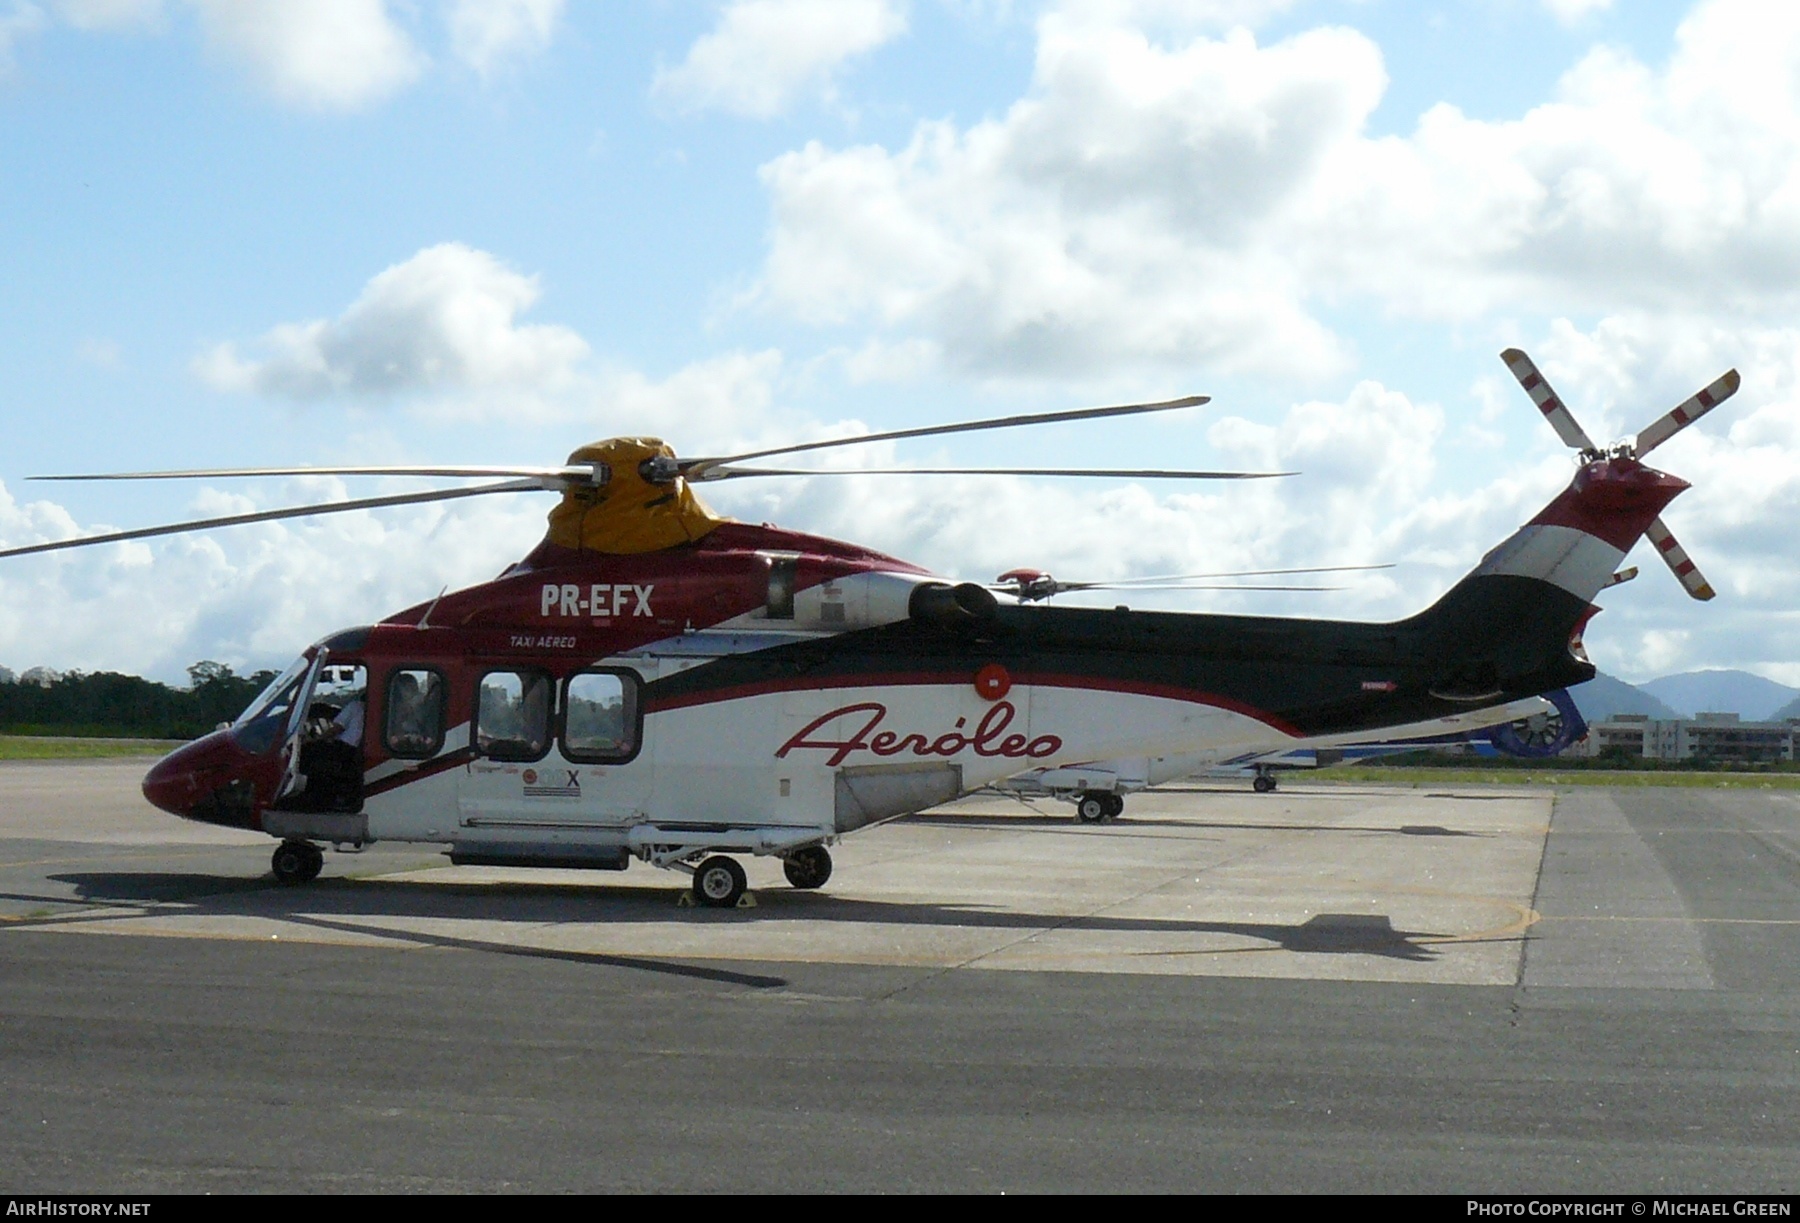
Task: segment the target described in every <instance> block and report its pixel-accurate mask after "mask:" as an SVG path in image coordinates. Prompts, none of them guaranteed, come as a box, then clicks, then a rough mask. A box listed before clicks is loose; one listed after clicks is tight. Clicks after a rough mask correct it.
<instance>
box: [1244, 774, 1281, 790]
mask: <svg viewBox="0 0 1800 1223" xmlns="http://www.w3.org/2000/svg"><path fill="white" fill-rule="evenodd" d="M1250 788H1251V789H1253V790H1255V791H1256V792H1257V793H1258V794H1268V793H1270V792H1271V791H1272V790H1274V789H1275V775H1274V774H1273V773H1258V774H1257V775H1256V780H1255V781H1253V782H1251V783H1250Z"/></svg>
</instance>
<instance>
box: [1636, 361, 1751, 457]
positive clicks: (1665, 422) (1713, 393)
mask: <svg viewBox="0 0 1800 1223" xmlns="http://www.w3.org/2000/svg"><path fill="white" fill-rule="evenodd" d="M1740 381H1741V380H1740V379H1739V378H1738V372H1737V371H1736V370H1735V369H1728V370H1726V371H1725V372H1724V373H1723V374H1721V375H1720V376H1719V378H1718V380H1717V381H1715V382H1713V383H1712V384H1710V385H1709V386H1707V387H1706V388H1705V389H1703V390H1700V391H1696V392H1695V393H1694V394H1693V395H1692V396H1691V397H1690V398H1688V399H1685V400H1683V401H1682V402H1681V403H1679V404H1677V405H1675V406H1674V407H1673V408H1671V409H1669V414H1668V415H1667V416H1664V417H1663V418H1662V419H1660V420H1658V421H1656V422H1655V423H1654V424H1652V425H1651V426H1650V427H1649V428H1648V429H1645V430H1644V431H1643V432H1642V433H1640V434H1638V435H1637V441H1635V442H1634V443H1632V448H1631V452H1632V454H1633V455H1635V456H1636V457H1638V458H1640V459H1641V458H1643V457H1644V456H1645V455H1647V454H1649V453H1650V452H1651V451H1652V450H1655V449H1656V448H1657V447H1658V446H1660V445H1662V444H1663V443H1664V442H1666V441H1668V440H1669V439H1670V438H1672V437H1674V436H1675V435H1676V434H1677V433H1680V432H1681V431H1682V430H1683V429H1685V428H1687V427H1688V426H1689V425H1691V424H1693V423H1694V422H1695V421H1697V420H1699V419H1700V418H1701V417H1702V416H1705V415H1706V414H1707V413H1708V412H1710V411H1712V410H1713V409H1714V408H1716V407H1718V406H1719V405H1720V404H1722V403H1724V402H1725V401H1726V400H1727V399H1730V398H1731V397H1732V396H1733V395H1735V394H1737V389H1738V384H1739V382H1740Z"/></svg>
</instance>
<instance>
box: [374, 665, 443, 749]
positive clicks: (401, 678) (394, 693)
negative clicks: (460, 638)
mask: <svg viewBox="0 0 1800 1223" xmlns="http://www.w3.org/2000/svg"><path fill="white" fill-rule="evenodd" d="M445 694H446V688H445V685H444V677H443V676H442V675H441V674H439V673H438V672H437V671H436V670H434V669H432V668H430V667H402V668H400V669H399V670H398V671H395V672H394V673H393V674H392V675H390V676H388V685H387V717H386V719H385V720H384V722H383V724H382V739H383V741H384V742H385V743H386V744H387V750H388V754H389V755H390V756H407V757H413V758H415V759H421V760H422V759H424V758H426V757H428V756H435V755H437V754H438V751H439V750H440V749H442V747H443V746H444V697H445Z"/></svg>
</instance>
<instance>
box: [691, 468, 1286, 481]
mask: <svg viewBox="0 0 1800 1223" xmlns="http://www.w3.org/2000/svg"><path fill="white" fill-rule="evenodd" d="M1299 474H1300V473H1299V472H1297V471H1162V470H1143V471H1126V470H1120V469H1116V468H1094V467H728V466H719V467H709V468H707V469H705V474H704V475H700V476H694V475H689V476H688V479H689V480H699V481H710V480H735V479H737V478H738V477H740V476H1080V477H1094V478H1097V479H1113V480H1273V479H1277V478H1280V477H1282V476H1297V475H1299Z"/></svg>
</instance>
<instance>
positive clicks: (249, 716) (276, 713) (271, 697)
mask: <svg viewBox="0 0 1800 1223" xmlns="http://www.w3.org/2000/svg"><path fill="white" fill-rule="evenodd" d="M311 667H312V659H310V658H307V657H305V656H301V657H299V658H296V659H295V660H294V661H293V663H292V665H290V666H289V667H288V669H287V670H285V671H283V672H282V673H281V674H280V675H277V676H276V677H275V678H274V679H273V680H271V681H269V686H268V687H267V688H264V689H263V690H262V692H261V693H260V694H258V696H257V698H256V699H255V700H254V701H251V702H250V705H249V707H248V708H247V709H245V710H244V712H243V713H241V714H239V715H238V720H237V721H235V722H233V723H232V724H231V733H232V737H233V738H235V739H236V740H237V741H238V743H239V745H241V746H242V747H243V748H245V749H246V750H247V751H252V752H259V753H260V752H265V751H267V750H268V749H269V748H270V747H271V746H272V745H273V744H274V742H275V740H276V738H278V737H279V736H280V734H281V732H282V730H283V728H285V727H286V725H287V721H288V715H289V714H290V713H291V712H293V708H294V702H295V700H297V699H298V698H299V693H300V685H301V684H303V683H304V682H305V681H306V673H307V671H308V670H309V669H310V668H311Z"/></svg>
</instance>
